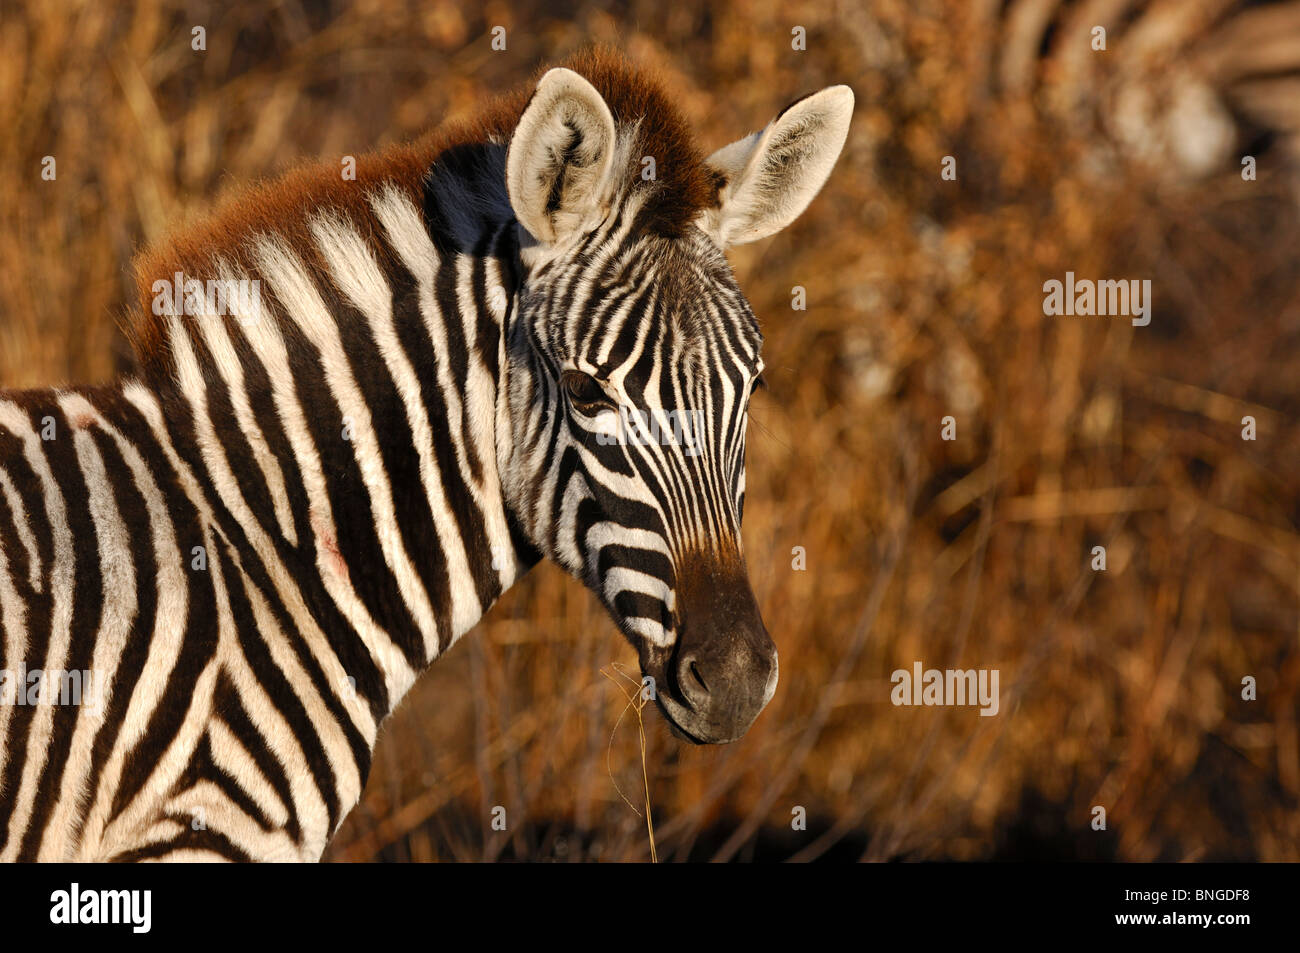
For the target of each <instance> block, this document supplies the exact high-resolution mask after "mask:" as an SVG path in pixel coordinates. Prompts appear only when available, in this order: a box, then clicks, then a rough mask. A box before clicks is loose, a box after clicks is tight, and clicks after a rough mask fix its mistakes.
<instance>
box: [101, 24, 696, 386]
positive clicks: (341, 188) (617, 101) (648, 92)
mask: <svg viewBox="0 0 1300 953" xmlns="http://www.w3.org/2000/svg"><path fill="white" fill-rule="evenodd" d="M561 65H563V66H567V67H568V68H569V69H572V70H574V71H575V72H577V73H579V74H580V75H582V76H584V77H585V78H586V79H587V80H588V81H589V82H590V83H591V84H592V85H593V86H595V87H596V89H597V90H599V92H600V94H601V95H602V96H603V97H604V98H605V101H606V103H608V104H609V108H610V111H611V112H612V113H613V115H614V119H615V121H616V122H618V123H623V122H630V121H635V120H638V119H640V120H642V122H641V136H642V138H643V142H644V145H645V148H646V149H647V154H650V155H653V156H654V157H655V161H656V167H657V174H658V181H657V183H656V186H657V190H656V193H655V197H654V200H653V203H652V205H651V207H650V210H649V215H648V218H647V220H646V221H647V224H648V227H650V228H652V229H654V230H655V231H657V232H659V233H661V234H668V235H675V234H679V233H680V231H681V230H682V229H683V228H684V227H685V226H686V225H687V223H689V222H690V221H691V220H693V218H694V217H695V215H696V213H697V212H699V211H700V210H701V209H704V208H706V207H708V206H710V205H713V204H716V202H717V193H718V185H719V183H718V181H717V179H716V177H715V175H714V173H712V172H711V171H710V170H709V168H708V166H707V165H706V164H705V162H704V159H703V155H702V154H701V153H700V151H699V150H698V149H697V148H696V146H695V145H694V143H693V141H692V137H691V135H690V130H689V128H688V127H687V125H686V123H685V121H684V120H683V119H682V117H681V115H680V114H679V113H678V111H677V109H676V108H675V107H674V106H673V104H672V100H671V99H670V97H669V96H668V95H667V94H666V93H665V92H664V89H663V86H662V85H661V82H660V80H659V79H658V77H657V76H656V75H654V74H652V73H650V72H649V71H647V70H644V69H642V68H638V67H636V66H634V65H633V64H631V63H629V62H628V61H627V59H626V58H624V57H623V56H622V55H621V54H620V53H618V52H615V51H613V50H609V49H600V48H593V49H588V50H584V51H582V52H580V53H577V54H575V55H573V56H571V57H569V58H568V59H567V60H566V61H565V62H564V63H562V64H561ZM544 71H545V70H544V69H539V70H538V71H537V73H536V74H535V75H534V77H533V79H532V80H531V81H529V82H528V83H527V84H526V85H522V86H520V87H519V88H517V89H515V90H514V91H512V92H509V93H506V94H504V95H501V96H498V97H496V98H495V99H493V100H491V101H489V102H488V103H487V105H486V106H485V107H484V109H483V110H482V111H481V112H480V113H479V114H478V115H477V116H475V117H474V118H472V119H469V120H465V121H460V122H454V123H444V124H443V125H441V126H439V127H437V128H436V129H434V130H433V131H431V132H429V133H426V134H425V135H424V136H422V137H421V138H419V139H417V140H415V141H414V142H410V143H406V144H403V145H398V146H394V147H391V148H388V149H385V150H384V151H382V152H374V153H368V154H365V155H361V156H358V157H357V163H356V179H355V180H344V179H343V177H342V175H341V174H340V165H339V164H338V162H337V161H328V160H326V161H310V162H306V163H303V164H302V165H299V166H297V167H296V168H294V169H292V170H290V171H288V172H286V173H284V174H283V175H281V176H279V177H277V178H274V179H271V180H268V181H263V182H261V183H258V184H256V185H253V186H251V187H250V188H247V189H244V190H242V191H240V192H239V193H238V194H236V195H233V196H232V197H230V198H229V199H226V200H224V201H223V202H222V203H221V206H220V208H219V209H218V210H217V211H216V212H215V213H214V214H213V215H211V216H210V217H208V218H207V219H206V220H203V221H200V222H199V223H197V224H196V225H193V226H187V227H182V228H180V229H177V230H176V232H175V233H174V234H172V235H170V236H168V238H166V239H165V240H163V241H162V242H159V243H158V244H156V245H155V246H153V247H151V248H150V249H148V250H147V251H145V252H144V253H142V254H141V255H139V256H138V257H137V258H136V260H135V266H134V271H135V279H136V284H137V288H138V293H139V306H138V309H137V311H136V313H135V315H134V317H133V319H132V321H131V325H130V326H128V327H127V328H126V332H127V335H128V337H129V339H130V340H131V343H132V345H133V347H134V350H135V353H136V356H137V359H138V361H139V363H140V365H141V367H142V368H144V369H146V370H149V369H153V370H157V369H159V365H160V363H161V362H164V361H165V360H166V355H165V353H164V352H165V346H166V345H165V333H164V327H163V323H162V321H160V320H159V319H158V318H156V317H155V316H154V314H153V312H152V306H151V305H152V301H153V291H152V285H153V283H154V282H155V281H157V280H159V279H164V280H168V281H170V280H171V277H172V275H173V274H174V273H175V272H178V271H179V272H182V273H183V274H185V275H186V276H187V277H193V278H199V279H204V278H207V277H211V276H210V275H209V274H208V272H209V271H210V269H211V265H212V263H213V262H214V261H216V260H217V259H220V258H224V259H226V260H229V261H232V262H240V261H243V255H242V251H243V246H244V245H245V243H246V242H247V241H248V240H249V239H250V238H251V237H252V236H253V235H255V234H257V233H259V232H274V233H277V234H279V235H281V236H283V237H284V238H285V239H286V240H288V241H289V242H290V243H291V244H293V245H295V246H297V247H309V245H310V241H309V238H308V227H309V226H308V221H309V218H310V215H311V213H313V212H315V211H317V210H320V209H322V208H330V209H332V210H335V211H337V212H340V213H342V214H345V215H347V216H348V217H351V218H354V219H357V220H362V221H364V220H366V219H367V218H368V217H369V216H370V214H371V213H370V209H369V206H368V203H367V195H368V194H369V193H370V192H371V190H372V189H373V188H375V187H376V186H378V185H380V184H382V183H385V182H391V183H393V184H394V185H396V186H397V187H399V188H402V189H405V190H408V191H409V192H410V194H411V197H412V199H413V201H414V202H415V204H416V205H417V207H419V206H420V205H421V199H420V193H421V190H422V183H423V179H424V176H425V173H426V172H428V170H429V169H430V167H431V166H432V165H433V163H434V161H435V160H436V159H437V158H438V157H439V156H440V155H441V154H442V153H444V152H445V151H447V150H448V149H451V148H453V147H456V146H461V145H467V144H473V143H481V142H486V141H488V140H489V139H493V138H495V139H497V140H498V141H508V139H509V136H510V134H511V132H512V131H513V130H514V128H515V126H516V125H517V123H518V121H519V117H520V116H521V115H522V113H523V110H524V108H525V107H526V106H527V104H528V100H529V98H530V97H531V95H532V92H533V89H534V88H535V87H536V85H537V80H538V79H540V78H541V75H542V73H543V72H544Z"/></svg>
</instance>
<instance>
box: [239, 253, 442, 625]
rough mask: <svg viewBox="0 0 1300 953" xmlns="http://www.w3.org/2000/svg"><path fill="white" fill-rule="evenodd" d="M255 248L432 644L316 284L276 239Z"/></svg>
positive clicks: (382, 476) (400, 583)
mask: <svg viewBox="0 0 1300 953" xmlns="http://www.w3.org/2000/svg"><path fill="white" fill-rule="evenodd" d="M256 248H257V258H258V262H259V265H260V267H261V270H262V272H263V273H264V274H265V275H266V276H267V278H268V280H269V283H270V285H271V287H272V289H273V290H274V292H275V294H276V297H278V298H279V299H280V301H281V302H282V303H283V305H284V310H285V312H286V313H287V314H288V315H289V317H290V319H291V320H292V321H293V322H294V323H295V324H296V325H297V326H298V328H299V329H300V330H301V331H302V332H303V334H305V335H306V336H307V338H308V340H310V341H311V343H312V344H313V345H314V346H315V347H316V349H317V350H318V351H319V352H320V356H321V370H323V371H324V373H325V382H326V384H327V385H328V387H329V389H330V394H331V395H332V396H333V397H334V401H335V403H336V404H337V405H338V409H339V413H340V414H341V415H342V416H343V417H344V418H345V419H349V418H350V419H351V422H352V437H353V439H352V441H351V442H352V451H353V455H354V457H355V458H356V461H357V467H358V469H359V470H360V471H361V479H362V482H363V483H365V485H366V491H367V493H368V494H369V497H370V508H371V512H372V514H373V515H374V517H375V523H376V526H375V529H376V532H377V534H378V536H379V547H380V550H381V551H382V552H383V556H384V562H385V563H386V564H387V566H388V569H389V571H390V572H391V573H392V574H393V578H394V579H395V580H396V581H397V587H398V590H399V591H400V592H401V594H402V599H403V601H404V602H405V603H406V605H407V608H408V609H410V611H411V614H412V616H413V617H414V618H415V622H416V625H417V626H418V627H419V629H420V632H421V635H422V636H423V639H424V643H425V644H426V645H429V644H431V643H432V644H435V645H436V644H437V637H438V635H437V625H436V624H435V622H434V619H433V608H432V606H431V605H430V603H429V594H428V593H427V592H426V591H425V589H424V583H423V582H422V581H421V580H420V577H419V576H418V575H417V574H416V571H415V566H414V565H413V564H412V563H411V558H410V556H409V555H408V554H407V552H406V545H405V543H404V542H403V540H402V533H401V530H400V529H398V526H397V514H396V512H395V509H394V506H393V492H392V488H391V487H390V486H389V483H388V476H387V474H386V473H385V471H384V460H383V456H382V455H381V454H380V450H379V439H378V437H377V436H376V435H375V429H374V421H373V420H372V418H371V412H370V408H369V406H367V404H366V402H365V397H364V396H363V395H362V393H361V390H360V388H359V387H358V386H357V382H356V379H355V378H354V377H353V375H352V369H351V366H350V365H349V363H348V359H347V354H346V353H345V352H344V350H343V342H342V340H340V338H339V333H338V328H337V327H336V326H335V324H334V320H333V318H331V317H330V314H329V311H328V310H327V309H326V307H325V302H324V301H322V300H321V297H320V293H319V292H318V291H317V289H316V286H315V285H314V284H313V283H312V280H311V279H310V278H309V277H308V276H307V272H306V270H305V269H304V268H303V265H302V263H301V262H300V261H299V260H298V257H297V255H295V254H294V252H293V251H292V250H291V249H289V248H288V247H287V246H285V245H284V243H283V242H281V241H279V240H278V239H272V238H270V237H266V236H264V237H262V238H260V239H259V240H258V241H257V243H256ZM340 439H342V435H340Z"/></svg>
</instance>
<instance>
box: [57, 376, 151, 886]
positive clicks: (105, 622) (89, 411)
mask: <svg viewBox="0 0 1300 953" xmlns="http://www.w3.org/2000/svg"><path fill="white" fill-rule="evenodd" d="M59 406H60V408H61V409H62V410H63V413H64V416H66V417H67V418H68V419H69V420H70V421H77V420H80V419H83V418H85V417H86V416H87V415H89V416H90V418H91V419H92V420H93V418H94V417H95V416H97V414H95V411H94V408H93V407H91V405H90V402H89V401H87V400H86V399H85V398H84V397H82V396H80V395H77V394H68V395H65V396H64V397H62V398H61V399H60V400H59ZM74 426H75V425H74ZM72 440H73V446H74V448H75V449H76V451H77V463H78V465H79V466H80V467H81V475H82V476H83V477H84V478H85V481H86V488H87V490H88V491H89V492H88V497H87V501H86V502H87V505H88V506H89V509H90V517H91V521H92V523H93V524H94V527H95V541H96V542H97V543H98V546H99V568H100V574H101V579H102V591H103V613H102V615H101V617H100V623H99V631H97V632H96V633H95V642H94V646H95V647H94V651H93V654H92V656H91V664H90V673H91V679H92V680H93V686H92V687H93V697H92V698H91V699H90V701H91V702H92V704H90V705H85V704H83V705H82V707H81V710H80V711H79V712H78V714H77V723H76V727H75V728H74V730H73V734H72V745H71V747H70V748H69V750H68V758H67V762H66V766H65V768H64V772H63V781H62V783H61V785H60V789H59V801H58V805H57V806H56V808H55V810H54V811H53V812H52V813H51V815H50V820H49V823H48V824H47V825H46V828H45V831H44V832H43V834H42V840H41V842H40V846H39V848H38V850H37V859H38V860H47V861H51V860H69V859H71V858H70V857H69V856H68V852H69V850H70V849H71V848H72V846H73V837H74V831H73V822H74V820H75V814H76V810H77V808H78V807H79V806H80V805H81V804H82V803H83V801H84V799H85V797H86V796H87V794H88V793H89V792H87V791H86V786H87V784H88V783H89V780H90V779H89V777H87V775H88V773H89V771H90V769H91V766H92V763H93V758H92V749H93V747H94V743H95V734H96V732H97V731H98V730H99V728H100V727H101V726H102V725H103V716H104V714H105V711H106V709H107V706H108V703H109V701H110V699H111V697H112V686H113V681H114V676H115V675H116V673H117V668H118V664H119V663H120V662H121V659H122V650H123V649H124V648H125V647H126V640H127V637H128V636H129V635H130V633H131V627H132V626H133V625H134V623H135V619H136V613H137V611H138V609H139V601H138V599H137V593H136V576H135V562H134V560H133V558H132V553H131V540H130V537H129V535H128V534H127V529H126V525H125V524H124V523H123V522H122V516H121V513H120V512H119V511H118V508H117V501H116V500H115V498H114V495H113V488H112V485H111V483H110V482H109V477H108V473H107V471H106V470H105V468H104V460H103V458H102V457H101V456H100V454H99V450H98V448H97V447H96V446H95V442H94V440H92V439H91V437H90V435H89V434H88V433H87V432H86V431H85V430H80V429H78V430H75V431H74V433H73V435H72ZM89 543H90V540H86V541H85V544H86V545H89ZM83 635H84V633H83ZM84 690H85V686H83V692H84Z"/></svg>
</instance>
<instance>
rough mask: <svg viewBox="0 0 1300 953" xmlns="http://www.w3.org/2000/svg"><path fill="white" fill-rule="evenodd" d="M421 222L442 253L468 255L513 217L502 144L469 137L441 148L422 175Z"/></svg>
mask: <svg viewBox="0 0 1300 953" xmlns="http://www.w3.org/2000/svg"><path fill="white" fill-rule="evenodd" d="M423 205H424V221H425V227H426V228H427V229H428V231H429V237H430V238H431V239H432V240H433V243H434V245H435V246H436V247H437V249H438V251H439V252H440V253H441V254H443V255H454V254H457V253H462V254H469V253H472V252H473V251H474V250H475V249H476V248H479V247H481V246H482V244H483V242H484V241H485V240H486V239H487V238H489V237H490V236H491V235H493V234H495V233H496V232H498V231H500V229H501V226H503V225H505V224H507V223H508V222H511V221H513V220H514V212H513V211H512V210H511V208H510V199H509V197H508V196H507V194H506V185H505V147H504V146H500V145H494V144H492V143H490V142H470V143H464V144H462V145H458V146H452V147H451V148H449V149H446V150H444V151H443V152H442V153H440V154H439V155H438V157H437V158H436V159H435V160H434V162H433V165H432V166H430V168H429V171H428V173H427V174H426V175H425V177H424V202H423Z"/></svg>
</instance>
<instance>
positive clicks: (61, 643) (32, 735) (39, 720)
mask: <svg viewBox="0 0 1300 953" xmlns="http://www.w3.org/2000/svg"><path fill="white" fill-rule="evenodd" d="M0 427H5V428H6V429H8V430H9V431H10V432H11V433H12V434H14V435H15V436H17V437H19V438H20V439H21V440H22V441H23V454H24V456H25V457H26V458H27V462H28V463H29V464H30V465H31V467H32V469H33V470H34V471H36V475H37V477H38V478H39V479H40V481H41V492H42V496H43V498H44V501H45V512H46V517H47V519H48V520H49V523H50V526H51V528H52V530H53V533H54V566H53V569H52V570H51V572H50V591H51V594H52V595H53V601H54V609H53V613H52V624H51V626H50V641H49V647H48V650H47V652H46V654H45V658H44V659H43V660H41V661H40V662H39V663H38V664H35V665H34V664H32V663H33V662H37V660H35V659H27V660H26V662H27V667H28V669H29V670H30V669H33V668H38V667H39V668H42V669H44V670H45V671H47V672H48V671H51V670H61V669H63V668H66V667H67V658H68V648H69V644H70V641H71V637H72V593H73V590H74V587H75V586H76V578H75V577H76V569H75V566H76V563H75V559H74V557H73V550H72V531H71V529H70V528H69V526H68V512H67V508H66V506H65V504H64V502H63V494H62V492H60V490H59V486H58V483H56V482H55V480H54V475H53V474H52V473H51V472H50V466H49V462H48V461H47V460H46V458H45V453H44V451H43V450H42V449H41V441H40V437H38V436H37V435H36V433H35V432H33V430H32V429H31V421H30V420H29V419H28V417H27V415H26V414H25V413H23V411H22V410H21V409H19V407H18V406H16V405H15V404H13V403H11V402H9V401H0ZM54 700H57V699H54ZM53 728H54V705H52V704H45V705H38V706H37V708H36V710H35V712H34V713H33V715H32V720H31V725H30V727H29V729H28V735H27V763H26V764H24V765H23V773H22V781H21V782H20V784H19V787H18V790H17V791H16V792H10V794H11V796H12V797H13V799H14V809H13V813H12V814H11V815H10V818H9V831H10V838H9V843H8V844H7V845H5V849H4V850H3V851H0V862H9V861H13V860H14V859H16V858H17V856H18V849H19V846H20V844H21V843H22V839H23V833H24V831H25V830H26V829H27V825H28V824H29V823H31V815H32V805H33V802H34V801H35V799H36V786H37V782H38V781H39V780H40V777H41V773H42V771H43V770H44V768H45V761H46V753H47V751H48V749H49V744H50V739H51V736H52V735H53Z"/></svg>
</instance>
